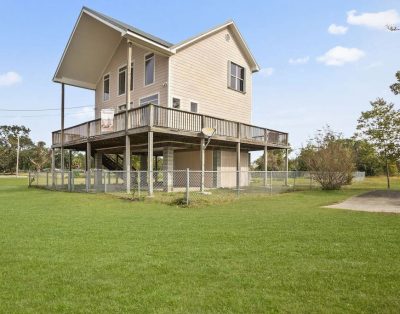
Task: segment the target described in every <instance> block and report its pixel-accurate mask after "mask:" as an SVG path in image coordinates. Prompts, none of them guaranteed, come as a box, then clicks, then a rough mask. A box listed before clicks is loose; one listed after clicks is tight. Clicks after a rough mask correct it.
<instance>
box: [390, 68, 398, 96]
mask: <svg viewBox="0 0 400 314" xmlns="http://www.w3.org/2000/svg"><path fill="white" fill-rule="evenodd" d="M396 79H397V82H396V83H394V84H392V85H390V90H391V91H392V92H393V93H394V94H395V95H398V94H400V71H397V73H396Z"/></svg>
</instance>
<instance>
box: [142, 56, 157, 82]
mask: <svg viewBox="0 0 400 314" xmlns="http://www.w3.org/2000/svg"><path fill="white" fill-rule="evenodd" d="M151 54H153V58H154V68H153V83H150V84H147V85H146V56H148V55H151ZM155 82H156V54H155V53H154V52H148V53H145V54H144V56H143V86H144V87H147V86H151V85H154V84H155Z"/></svg>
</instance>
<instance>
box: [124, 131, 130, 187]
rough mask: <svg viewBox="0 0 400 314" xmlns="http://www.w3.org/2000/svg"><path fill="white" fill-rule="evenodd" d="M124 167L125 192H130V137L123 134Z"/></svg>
mask: <svg viewBox="0 0 400 314" xmlns="http://www.w3.org/2000/svg"><path fill="white" fill-rule="evenodd" d="M124 163H125V165H124V168H125V171H126V178H125V182H126V193H128V194H129V193H130V192H131V170H132V167H131V138H130V137H129V135H125V154H124Z"/></svg>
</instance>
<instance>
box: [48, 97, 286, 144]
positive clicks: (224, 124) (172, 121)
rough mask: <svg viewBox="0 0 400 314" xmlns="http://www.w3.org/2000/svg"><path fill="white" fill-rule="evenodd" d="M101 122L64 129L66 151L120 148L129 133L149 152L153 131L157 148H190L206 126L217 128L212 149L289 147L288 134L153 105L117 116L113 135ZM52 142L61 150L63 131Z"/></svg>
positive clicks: (56, 134)
mask: <svg viewBox="0 0 400 314" xmlns="http://www.w3.org/2000/svg"><path fill="white" fill-rule="evenodd" d="M126 114H127V115H128V116H127V118H126ZM126 121H127V123H128V127H127V128H125V123H126ZM100 123H101V120H100V119H96V120H92V121H88V122H85V123H82V124H78V125H75V126H72V127H69V128H66V129H64V145H63V146H64V148H71V149H77V150H84V149H86V143H87V142H91V143H92V145H94V147H93V148H98V149H110V150H112V149H113V148H115V149H117V148H118V147H123V146H124V145H125V144H124V143H125V141H124V136H125V135H126V134H128V135H132V136H131V137H132V139H134V141H133V142H132V145H137V148H138V149H140V146H143V149H146V145H147V135H146V134H147V133H148V132H150V131H152V132H154V146H155V148H156V147H157V146H160V145H161V146H162V145H164V146H168V145H171V143H172V144H173V145H175V146H177V145H181V146H182V147H187V146H190V145H198V143H199V139H201V138H202V137H203V136H202V134H201V129H202V128H204V127H212V128H215V129H216V133H215V135H214V136H213V138H212V141H211V143H210V145H211V146H213V145H215V146H226V147H232V146H234V145H236V143H238V142H240V143H241V145H242V147H243V148H245V149H247V150H262V149H264V147H265V146H268V148H272V149H273V148H288V134H287V133H285V132H280V131H276V130H271V129H267V128H262V127H257V126H254V125H249V124H244V123H240V122H236V121H230V120H225V119H221V118H216V117H212V116H207V115H202V114H198V113H192V112H187V111H182V110H178V109H173V108H167V107H161V106H155V105H151V104H150V105H146V106H143V107H139V108H134V109H130V110H128V111H127V112H125V111H124V112H120V113H117V114H115V116H114V126H113V131H112V132H107V133H102V132H101V125H100ZM52 142H53V143H52V144H53V145H52V147H53V148H59V147H61V130H58V131H55V132H53V134H52ZM168 143H169V144H168ZM167 144H168V145H167Z"/></svg>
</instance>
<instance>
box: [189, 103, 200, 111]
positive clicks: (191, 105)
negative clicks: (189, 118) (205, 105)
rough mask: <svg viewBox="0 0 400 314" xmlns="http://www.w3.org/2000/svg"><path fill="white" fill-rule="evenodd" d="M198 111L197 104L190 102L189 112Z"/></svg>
mask: <svg viewBox="0 0 400 314" xmlns="http://www.w3.org/2000/svg"><path fill="white" fill-rule="evenodd" d="M198 110H199V105H198V103H197V102H193V101H192V102H190V111H191V112H198Z"/></svg>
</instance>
